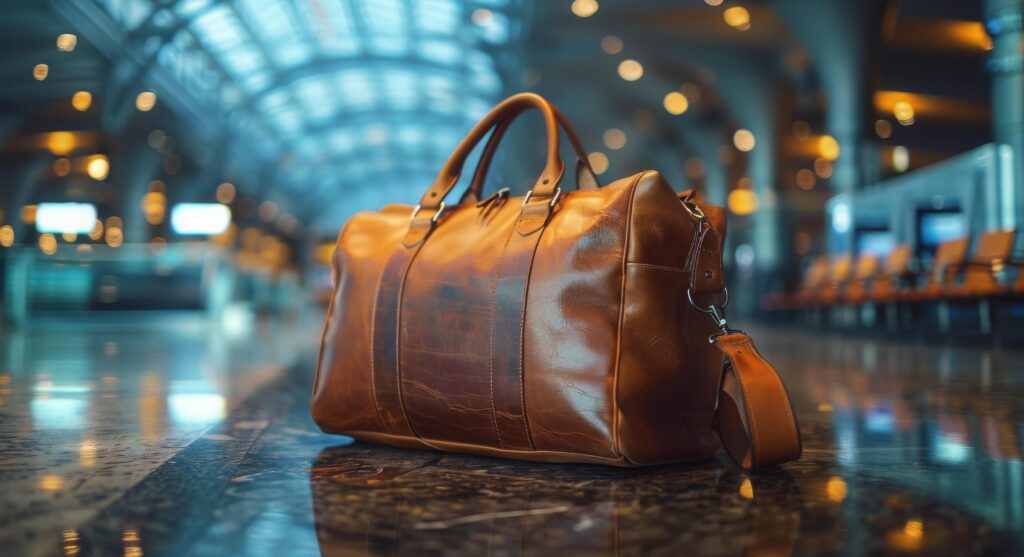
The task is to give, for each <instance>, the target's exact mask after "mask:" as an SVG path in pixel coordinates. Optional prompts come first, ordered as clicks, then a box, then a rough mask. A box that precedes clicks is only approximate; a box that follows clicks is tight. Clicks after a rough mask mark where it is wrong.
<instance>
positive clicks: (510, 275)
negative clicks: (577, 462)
mask: <svg viewBox="0 0 1024 557" xmlns="http://www.w3.org/2000/svg"><path fill="white" fill-rule="evenodd" d="M541 205H543V206H544V209H545V213H546V212H547V211H548V210H550V207H548V203H547V201H540V202H537V203H530V204H527V206H526V207H524V208H523V210H524V212H525V211H534V210H537V209H536V208H537V207H538V206H541ZM542 232H543V228H539V229H536V230H533V231H532V232H529V233H520V232H519V231H517V230H512V231H510V232H509V236H508V239H507V240H506V242H505V247H504V249H503V251H502V255H501V260H500V261H499V263H498V270H497V273H496V276H495V279H494V300H493V304H492V307H493V309H494V314H493V316H492V325H491V326H492V329H491V353H490V360H491V384H492V388H491V397H492V401H493V403H494V426H495V428H496V434H497V436H498V442H499V444H500V445H501V447H502V448H504V449H518V450H533V449H534V446H533V438H532V436H531V435H530V424H529V422H528V420H527V417H526V399H525V395H524V392H523V327H524V325H525V320H526V295H527V291H528V289H529V283H530V268H531V267H532V265H533V256H534V253H535V252H536V251H537V244H538V243H539V242H540V237H541V235H542Z"/></svg>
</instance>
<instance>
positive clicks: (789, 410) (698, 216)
mask: <svg viewBox="0 0 1024 557" xmlns="http://www.w3.org/2000/svg"><path fill="white" fill-rule="evenodd" d="M680 200H681V202H682V204H683V207H684V208H685V209H686V210H687V212H688V213H689V214H690V215H691V216H692V217H694V219H695V221H696V223H695V225H696V228H695V230H694V239H693V243H692V244H691V246H690V253H689V256H688V257H687V258H686V263H685V264H684V269H686V271H688V272H689V273H690V284H689V286H688V288H687V292H686V295H687V298H689V301H690V304H691V305H692V306H693V307H694V308H695V309H697V310H698V311H701V312H703V313H707V314H708V315H709V316H710V317H711V319H712V321H714V323H715V326H717V327H718V328H719V329H721V332H720V333H715V334H714V335H712V336H711V339H710V340H711V343H712V344H714V345H715V347H717V348H718V349H719V350H721V351H722V354H724V355H725V362H724V367H723V369H722V383H721V387H720V388H719V393H718V408H717V410H716V415H715V422H716V425H715V428H716V430H717V431H718V437H719V439H721V441H722V446H724V447H725V451H726V452H727V453H729V456H730V457H732V460H733V461H734V462H735V463H736V465H737V466H739V467H740V468H743V469H744V470H756V469H758V468H761V467H764V466H772V465H775V464H782V463H783V462H788V461H790V460H796V459H798V458H800V452H801V443H800V427H799V426H798V425H797V421H796V414H795V413H794V412H793V407H792V406H791V405H790V403H789V395H788V394H787V393H786V387H785V386H784V385H783V384H782V379H781V378H780V377H779V373H778V372H777V371H775V368H774V367H772V365H771V364H769V363H768V361H767V360H765V359H764V357H763V356H761V354H760V353H759V352H758V351H757V348H755V347H754V342H753V341H752V340H750V337H749V336H747V334H746V333H744V332H742V331H737V330H735V329H730V328H729V325H728V323H727V322H726V319H725V315H724V313H723V310H724V309H725V306H726V305H727V304H728V303H729V291H728V290H727V289H726V288H725V280H724V273H723V269H722V244H723V236H724V232H725V231H724V222H719V223H718V226H717V227H716V226H714V225H713V224H712V223H711V219H710V218H708V216H707V215H706V214H704V211H703V209H701V208H700V206H699V205H697V204H696V203H694V201H693V199H692V195H690V194H688V193H686V192H684V193H683V194H682V195H680ZM719 229H721V232H719ZM709 300H711V301H709Z"/></svg>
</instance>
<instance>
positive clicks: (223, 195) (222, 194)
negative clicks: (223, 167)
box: [217, 182, 236, 205]
mask: <svg viewBox="0 0 1024 557" xmlns="http://www.w3.org/2000/svg"><path fill="white" fill-rule="evenodd" d="M235 194H236V191H235V185H234V184H232V183H231V182H224V183H223V184H221V185H219V186H217V201H219V202H221V203H223V204H225V205H227V204H228V203H231V202H232V201H234V200H235Z"/></svg>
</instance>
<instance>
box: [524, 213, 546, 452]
mask: <svg viewBox="0 0 1024 557" xmlns="http://www.w3.org/2000/svg"><path fill="white" fill-rule="evenodd" d="M549 218H550V217H549ZM545 230H547V224H545V225H544V226H543V227H541V229H540V231H539V232H537V239H535V240H534V241H533V247H532V249H531V250H530V264H529V265H527V267H526V278H525V280H524V282H523V310H522V312H521V313H520V315H519V395H520V397H521V400H522V404H523V425H525V426H526V440H527V441H529V442H530V449H532V450H537V447H536V446H535V445H534V444H533V431H532V430H531V429H530V417H529V416H528V415H527V413H526V306H527V303H528V302H529V294H530V275H531V274H533V258H534V256H535V255H536V254H537V246H538V245H539V244H540V238H541V236H543V235H544V231H545Z"/></svg>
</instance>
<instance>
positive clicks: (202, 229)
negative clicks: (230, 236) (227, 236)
mask: <svg viewBox="0 0 1024 557" xmlns="http://www.w3.org/2000/svg"><path fill="white" fill-rule="evenodd" d="M230 225H231V209H229V208H228V207H227V205H221V204H220V203H179V204H177V205H175V206H174V208H173V209H171V229H173V230H174V232H175V234H198V235H205V236H214V235H217V234H222V233H224V231H225V230H227V229H228V226H230Z"/></svg>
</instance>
